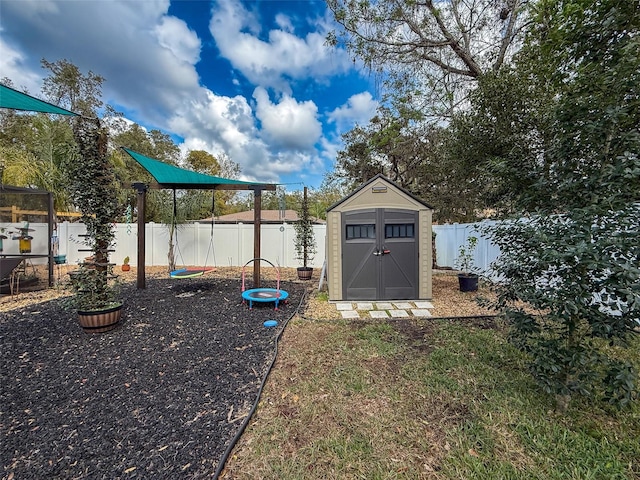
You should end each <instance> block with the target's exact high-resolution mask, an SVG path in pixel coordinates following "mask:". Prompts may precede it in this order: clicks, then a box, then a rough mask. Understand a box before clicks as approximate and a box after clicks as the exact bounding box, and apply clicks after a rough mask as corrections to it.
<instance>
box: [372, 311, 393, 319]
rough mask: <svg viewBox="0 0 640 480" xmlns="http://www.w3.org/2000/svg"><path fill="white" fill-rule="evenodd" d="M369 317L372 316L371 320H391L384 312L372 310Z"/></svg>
mask: <svg viewBox="0 0 640 480" xmlns="http://www.w3.org/2000/svg"><path fill="white" fill-rule="evenodd" d="M369 315H371V318H389V315H387V312H385V311H384V310H371V311H370V312H369Z"/></svg>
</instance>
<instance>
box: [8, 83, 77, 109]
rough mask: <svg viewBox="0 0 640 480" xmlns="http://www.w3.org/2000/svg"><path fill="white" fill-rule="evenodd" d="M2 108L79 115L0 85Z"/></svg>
mask: <svg viewBox="0 0 640 480" xmlns="http://www.w3.org/2000/svg"><path fill="white" fill-rule="evenodd" d="M0 108H10V109H12V110H24V111H26V112H43V113H57V114H60V115H78V114H77V113H74V112H72V111H70V110H65V109H64V108H61V107H58V106H57V105H54V104H52V103H48V102H45V101H44V100H39V99H37V98H35V97H32V96H31V95H27V94H26V93H22V92H19V91H17V90H14V89H13V88H11V87H7V86H6V85H2V84H0Z"/></svg>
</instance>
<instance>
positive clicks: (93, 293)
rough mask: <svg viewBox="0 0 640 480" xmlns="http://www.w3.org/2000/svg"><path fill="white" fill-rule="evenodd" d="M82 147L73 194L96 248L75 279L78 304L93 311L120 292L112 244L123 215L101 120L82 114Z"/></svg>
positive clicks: (73, 167)
mask: <svg viewBox="0 0 640 480" xmlns="http://www.w3.org/2000/svg"><path fill="white" fill-rule="evenodd" d="M74 136H75V138H76V142H77V146H78V150H77V153H76V155H75V156H74V157H73V158H72V159H71V161H70V162H69V166H68V168H69V171H70V172H71V177H70V178H71V189H72V190H71V196H72V198H73V201H74V203H75V204H76V205H77V206H78V207H79V208H80V210H81V212H82V221H83V223H84V224H85V225H86V227H87V237H86V239H85V240H86V244H87V246H88V247H89V248H90V249H91V250H92V251H93V257H92V259H91V260H90V261H87V262H84V263H82V264H81V265H80V273H79V274H78V276H77V277H76V280H75V281H74V282H72V285H73V287H74V289H75V293H76V294H75V297H74V299H73V303H74V305H75V306H76V307H77V308H78V309H80V310H93V309H97V308H102V307H105V306H107V305H109V304H111V303H112V302H113V301H114V300H115V298H116V295H117V292H116V291H115V290H114V289H113V288H112V286H111V285H110V284H109V277H110V276H111V272H112V269H113V265H112V264H110V263H109V247H110V245H111V243H112V242H113V239H114V231H113V224H114V223H115V222H116V220H117V219H118V217H119V215H120V207H119V204H118V201H117V198H116V195H115V191H116V190H115V185H114V184H115V176H114V174H113V169H112V168H111V163H110V162H109V158H108V156H107V143H108V136H107V130H106V128H104V127H102V126H101V124H100V121H99V120H98V119H97V118H95V119H90V118H87V117H78V118H76V119H75V123H74Z"/></svg>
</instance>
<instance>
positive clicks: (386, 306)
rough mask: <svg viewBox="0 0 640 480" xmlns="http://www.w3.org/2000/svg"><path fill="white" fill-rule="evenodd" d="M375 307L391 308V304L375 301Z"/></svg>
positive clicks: (379, 308)
mask: <svg viewBox="0 0 640 480" xmlns="http://www.w3.org/2000/svg"><path fill="white" fill-rule="evenodd" d="M376 308H377V309H378V310H393V305H391V304H390V303H384V302H383V303H376Z"/></svg>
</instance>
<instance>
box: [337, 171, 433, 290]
mask: <svg viewBox="0 0 640 480" xmlns="http://www.w3.org/2000/svg"><path fill="white" fill-rule="evenodd" d="M432 211H433V209H432V208H431V207H430V206H429V205H427V204H426V203H424V202H423V201H422V200H420V199H418V198H416V197H415V196H413V195H412V194H411V193H409V192H408V191H406V190H405V189H403V188H401V187H400V186H398V185H396V184H395V183H393V182H392V181H390V180H389V179H387V178H385V177H384V176H383V175H376V176H375V177H373V178H372V179H371V180H369V181H368V182H366V183H365V184H364V185H362V186H361V187H360V188H358V189H357V190H356V191H354V192H353V193H351V194H350V195H348V196H346V197H345V198H343V199H342V200H340V201H339V202H338V203H336V204H334V205H332V206H331V207H329V208H328V209H327V283H328V286H329V300H332V301H338V300H430V299H431V295H432V293H431V275H432V272H431V268H432V258H431V257H432V249H431V248H432V247H431V216H432Z"/></svg>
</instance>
